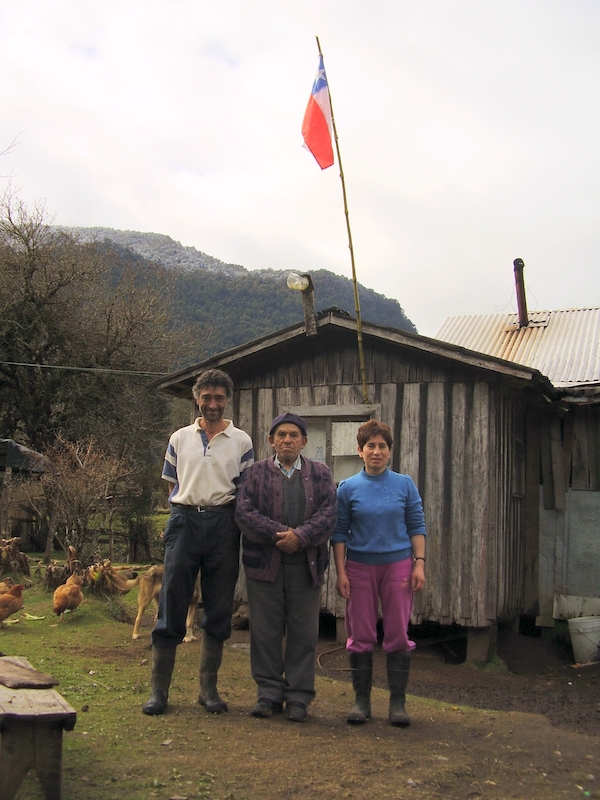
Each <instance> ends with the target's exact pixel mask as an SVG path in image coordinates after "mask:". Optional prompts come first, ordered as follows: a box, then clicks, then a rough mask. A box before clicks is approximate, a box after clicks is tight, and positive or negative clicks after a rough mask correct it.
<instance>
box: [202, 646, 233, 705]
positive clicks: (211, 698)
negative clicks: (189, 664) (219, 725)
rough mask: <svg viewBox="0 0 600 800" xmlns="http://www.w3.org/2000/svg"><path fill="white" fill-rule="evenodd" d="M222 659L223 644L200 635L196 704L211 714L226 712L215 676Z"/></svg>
mask: <svg viewBox="0 0 600 800" xmlns="http://www.w3.org/2000/svg"><path fill="white" fill-rule="evenodd" d="M222 658H223V642H221V641H220V640H219V639H215V637H214V636H209V635H208V634H207V633H206V631H205V632H204V633H203V634H202V653H201V655H200V696H199V697H198V702H199V703H200V704H201V705H203V706H204V708H205V709H206V710H207V711H210V713H211V714H221V713H222V712H223V711H227V703H226V702H225V701H224V700H221V698H220V697H219V693H218V692H217V675H218V672H219V667H220V666H221V659H222Z"/></svg>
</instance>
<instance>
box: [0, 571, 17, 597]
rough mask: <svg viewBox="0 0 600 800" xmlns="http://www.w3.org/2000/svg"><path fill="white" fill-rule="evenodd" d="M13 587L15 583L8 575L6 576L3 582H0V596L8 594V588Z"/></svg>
mask: <svg viewBox="0 0 600 800" xmlns="http://www.w3.org/2000/svg"><path fill="white" fill-rule="evenodd" d="M14 585H15V582H14V581H13V579H12V578H11V577H10V575H7V576H6V578H4V580H3V581H0V594H6V592H8V590H9V589H10V587H11V586H14Z"/></svg>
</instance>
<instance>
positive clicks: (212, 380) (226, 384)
mask: <svg viewBox="0 0 600 800" xmlns="http://www.w3.org/2000/svg"><path fill="white" fill-rule="evenodd" d="M208 386H220V387H221V389H225V394H226V396H227V399H228V400H229V398H230V397H231V396H232V395H233V381H232V380H231V378H230V377H229V375H228V374H227V373H226V372H223V370H220V369H207V370H206V371H205V372H202V373H201V374H200V375H198V377H197V378H196V382H195V383H194V386H193V388H192V394H193V395H194V400H195V401H196V402H198V400H199V399H200V394H201V392H202V389H206V388H207V387H208Z"/></svg>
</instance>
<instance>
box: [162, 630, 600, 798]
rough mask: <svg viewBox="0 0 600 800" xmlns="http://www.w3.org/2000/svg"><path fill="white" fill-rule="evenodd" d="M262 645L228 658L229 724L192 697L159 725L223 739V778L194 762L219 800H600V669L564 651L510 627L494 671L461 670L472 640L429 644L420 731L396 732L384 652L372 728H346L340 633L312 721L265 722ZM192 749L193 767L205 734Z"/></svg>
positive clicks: (215, 746) (413, 707) (215, 743)
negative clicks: (259, 712)
mask: <svg viewBox="0 0 600 800" xmlns="http://www.w3.org/2000/svg"><path fill="white" fill-rule="evenodd" d="M537 633H539V631H537ZM415 638H417V640H418V637H416V636H415ZM248 640H249V635H248V632H247V631H244V630H241V631H240V630H237V631H235V632H234V635H233V636H232V639H231V640H230V642H229V643H228V646H227V650H226V652H225V657H224V663H223V668H222V673H223V674H222V680H221V686H222V694H223V695H224V696H225V697H226V698H227V700H228V702H229V705H230V712H229V714H228V715H221V717H217V718H214V717H213V718H210V716H211V715H206V714H203V713H202V710H200V711H194V710H193V709H190V708H189V707H188V702H187V700H188V699H189V698H187V697H186V695H187V691H185V690H184V692H183V694H182V695H181V701H182V705H179V704H178V703H177V700H175V703H176V705H175V707H174V708H173V710H172V711H170V712H169V713H168V714H167V715H165V718H164V721H162V720H161V721H159V722H157V723H150V725H152V724H157V725H158V727H159V728H160V727H162V726H163V725H164V724H165V723H171V722H175V720H176V719H177V717H178V716H179V715H181V720H182V721H183V719H186V718H188V715H189V721H192V720H194V719H198V721H199V723H200V724H201V726H202V729H205V730H206V732H207V733H210V736H211V741H210V745H211V746H212V753H213V754H214V753H215V752H217V753H218V763H219V767H220V772H219V773H218V774H216V773H215V770H214V767H213V768H212V770H211V769H210V768H208V766H207V765H208V764H213V765H214V763H215V762H214V756H213V760H211V750H210V749H209V750H208V751H207V752H205V753H202V754H200V753H195V754H194V756H193V757H192V758H193V763H195V765H196V766H197V767H203V768H204V769H207V770H208V771H210V772H211V774H215V778H214V782H213V784H212V790H211V791H210V792H209V793H207V794H206V795H205V796H207V797H211V798H231V799H232V800H233V799H234V798H235V800H241V798H255V797H257V798H261V800H266V799H267V798H268V799H269V800H271V798H273V799H274V798H279V797H294V798H311V799H312V798H319V800H326V799H327V800H328V799H329V798H338V797H342V798H355V799H357V798H361V799H362V798H364V799H365V800H367V798H368V800H379V798H388V797H389V798H412V797H415V798H417V797H420V798H428V799H429V798H431V799H432V800H434V799H435V800H437V799H438V798H439V799H440V800H441V798H444V800H462V799H463V798H483V799H484V800H506V799H507V798H515V799H516V800H534V799H535V800H537V799H539V800H547V798H550V799H551V800H554V798H572V797H582V796H583V797H594V798H600V663H598V664H595V665H593V666H588V667H580V668H577V669H576V668H574V666H573V660H572V653H571V652H570V649H569V646H568V645H566V644H565V643H564V642H563V643H561V642H560V640H556V639H549V638H543V637H541V636H539V635H538V636H526V635H523V634H519V633H516V632H514V631H512V630H510V629H506V630H503V631H501V632H500V634H499V639H498V654H499V657H500V658H499V659H498V660H497V661H496V664H494V665H492V666H491V667H488V668H487V669H482V668H480V667H475V666H473V665H469V664H467V663H456V662H460V660H461V658H462V657H464V650H465V644H466V643H465V642H464V641H461V640H455V641H450V642H448V641H446V642H443V643H438V644H434V643H431V637H430V636H425V637H424V639H423V638H422V639H421V643H420V644H418V647H417V650H416V652H415V655H414V658H413V666H412V670H411V679H410V682H409V687H408V692H409V696H408V702H407V709H408V711H409V713H410V716H411V721H412V722H411V726H410V728H408V729H398V728H394V727H393V726H391V725H389V723H388V721H387V703H388V693H387V691H386V679H385V662H384V658H383V655H382V653H381V649H380V648H377V650H376V657H375V680H374V684H375V688H374V690H373V697H372V707H373V716H372V719H371V720H369V722H368V723H367V724H365V725H361V726H351V725H348V724H347V723H346V718H345V717H346V713H347V711H348V709H349V707H350V705H351V702H352V696H353V693H352V688H351V685H350V683H349V681H350V672H349V669H348V664H347V659H346V653H345V649H344V647H343V646H339V645H338V644H337V643H336V641H335V637H334V636H333V635H331V632H329V633H327V632H324V635H323V636H322V637H321V639H320V642H319V647H318V653H317V656H318V658H317V665H318V669H317V697H316V698H315V701H314V702H313V704H312V705H311V707H310V709H309V716H308V719H307V722H306V723H305V724H304V725H295V724H293V723H289V722H287V721H286V720H284V719H283V717H282V716H281V715H276V716H275V717H273V718H272V719H270V720H260V719H254V718H252V717H251V716H250V715H249V709H250V707H251V704H252V702H253V700H254V696H255V695H254V693H255V690H254V686H253V684H252V682H251V681H248V679H247V675H248V673H247V670H248V668H249V664H248V661H247V658H248ZM197 649H198V646H197V644H196V643H193V644H192V645H191V646H190V647H189V649H187V650H186V651H184V653H182V656H183V658H184V659H185V660H186V661H189V662H190V663H191V664H195V663H197V661H196V660H197V653H196V652H195V651H196V650H197ZM178 658H179V656H178ZM453 662H454V663H453ZM182 666H183V665H182ZM171 715H172V716H171ZM225 717H227V718H225ZM146 724H148V723H146ZM195 724H196V723H193V725H195ZM189 729H190V728H189V725H188V724H186V725H185V730H189ZM192 729H193V728H192ZM179 741H180V745H179V746H180V747H181V749H182V753H181V756H182V758H185V756H184V755H183V751H184V750H185V749H186V748H187V747H190V746H191V745H192V744H193V742H194V741H195V734H194V736H193V737H191V738H190V737H188V736H187V735H186V734H183V735H182V736H181V739H180V740H179ZM224 774H227V775H228V776H229V777H228V781H227V782H225V783H223V781H222V776H223V775H224ZM156 796H158V797H169V796H170V797H174V796H176V795H173V794H171V795H161V794H160V793H158V794H157V795H156ZM180 796H181V797H185V796H186V794H185V793H183V794H181V795H180ZM187 796H188V797H189V796H190V795H187Z"/></svg>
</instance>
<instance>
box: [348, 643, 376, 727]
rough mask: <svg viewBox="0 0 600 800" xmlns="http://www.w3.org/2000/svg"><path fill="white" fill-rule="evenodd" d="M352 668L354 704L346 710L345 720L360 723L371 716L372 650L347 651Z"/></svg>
mask: <svg viewBox="0 0 600 800" xmlns="http://www.w3.org/2000/svg"><path fill="white" fill-rule="evenodd" d="M348 656H349V658H350V668H351V670H352V686H353V688H354V695H355V697H354V705H353V706H352V708H351V709H350V711H349V712H348V716H347V717H346V722H349V723H350V724H351V725H360V724H361V723H363V722H366V721H367V720H368V719H369V717H370V716H371V685H372V683H373V651H372V650H370V651H369V652H368V653H348Z"/></svg>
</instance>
